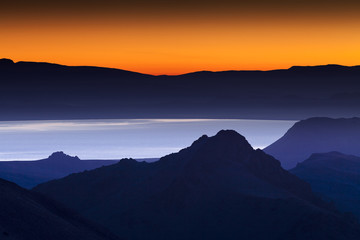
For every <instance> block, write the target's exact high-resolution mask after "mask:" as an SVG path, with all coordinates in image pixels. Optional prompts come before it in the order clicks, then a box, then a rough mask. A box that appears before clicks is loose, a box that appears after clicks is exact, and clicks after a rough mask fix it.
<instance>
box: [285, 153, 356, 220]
mask: <svg viewBox="0 0 360 240" xmlns="http://www.w3.org/2000/svg"><path fill="white" fill-rule="evenodd" d="M290 172H291V173H293V174H295V175H296V176H298V177H299V178H301V179H303V180H304V181H306V182H308V183H310V184H311V188H312V190H313V191H314V192H317V193H319V194H321V196H322V197H323V198H324V199H326V200H329V201H333V202H334V203H335V204H336V207H337V208H338V209H340V210H342V211H345V212H352V213H354V214H355V215H356V216H357V217H358V218H360V157H356V156H352V155H345V154H342V153H339V152H330V153H316V154H312V155H311V156H310V158H308V159H307V160H305V161H304V162H302V163H299V164H297V166H296V167H295V168H293V169H291V170H290Z"/></svg>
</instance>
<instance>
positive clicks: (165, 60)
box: [0, 0, 360, 75]
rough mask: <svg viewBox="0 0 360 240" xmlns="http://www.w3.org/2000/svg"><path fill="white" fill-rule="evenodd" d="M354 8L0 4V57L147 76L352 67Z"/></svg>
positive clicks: (322, 4) (257, 3) (96, 0)
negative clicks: (146, 74)
mask: <svg viewBox="0 0 360 240" xmlns="http://www.w3.org/2000/svg"><path fill="white" fill-rule="evenodd" d="M359 42H360V1H355V0H342V1H334V0H326V1H325V0H312V1H311V0H302V1H297V0H295V1H294V0H293V1H290V0H288V1H282V0H276V1H266V0H252V1H250V0H248V1H241V0H240V1H233V0H223V1H205V0H192V1H189V0H185V1H161V0H157V1H152V0H147V1H145V0H133V1H130V0H128V1H114V0H101V1H100V0H87V1H85V0H71V1H70V0H61V1H60V0H53V1H48V0H47V1H44V0H32V1H24V0H13V1H1V2H0V53H1V56H0V58H2V57H3V58H10V59H13V60H14V61H44V62H52V63H60V64H65V65H92V66H103V67H113V68H120V69H126V70H131V71H137V72H142V73H149V74H156V75H158V74H181V73H186V72H193V71H200V70H210V71H221V70H269V69H279V68H288V67H291V66H293V65H321V64H342V65H359V64H360V44H359Z"/></svg>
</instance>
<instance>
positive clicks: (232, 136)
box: [214, 129, 248, 144]
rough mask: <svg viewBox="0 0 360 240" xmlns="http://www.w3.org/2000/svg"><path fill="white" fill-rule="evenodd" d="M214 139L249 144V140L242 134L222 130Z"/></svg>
mask: <svg viewBox="0 0 360 240" xmlns="http://www.w3.org/2000/svg"><path fill="white" fill-rule="evenodd" d="M214 138H221V139H223V140H235V141H242V142H244V143H247V144H248V142H247V140H246V138H245V137H244V136H242V135H241V134H240V133H238V132H236V131H235V130H228V129H227V130H220V131H219V132H218V133H217V134H216V135H215V136H214Z"/></svg>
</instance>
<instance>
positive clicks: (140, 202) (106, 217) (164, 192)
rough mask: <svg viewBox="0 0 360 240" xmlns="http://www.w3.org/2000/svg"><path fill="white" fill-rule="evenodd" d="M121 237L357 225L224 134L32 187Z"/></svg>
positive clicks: (256, 235) (349, 231)
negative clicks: (153, 156) (144, 158)
mask: <svg viewBox="0 0 360 240" xmlns="http://www.w3.org/2000/svg"><path fill="white" fill-rule="evenodd" d="M33 191H35V192H40V193H42V194H45V195H47V196H49V197H51V198H53V199H56V200H57V201H59V202H61V203H63V204H65V205H66V206H68V207H70V208H72V209H74V210H76V211H78V212H80V213H81V214H82V215H83V216H85V217H87V218H89V219H91V220H93V221H97V222H98V223H100V224H103V225H104V226H106V227H108V228H109V229H110V230H112V231H113V232H114V233H116V234H117V235H118V236H119V237H122V238H125V239H358V238H359V237H360V228H359V225H358V224H357V223H356V222H355V221H353V220H352V219H351V218H347V217H346V216H344V215H342V214H340V213H339V212H337V211H336V210H334V208H333V207H332V206H330V205H328V204H327V203H325V202H323V201H322V200H320V199H319V198H318V197H316V196H315V195H314V194H313V192H312V191H311V188H310V185H309V184H308V183H306V182H304V181H302V180H300V179H299V178H298V177H296V176H294V175H292V174H291V173H289V172H287V171H286V170H284V169H283V168H282V167H281V165H280V162H279V161H278V160H276V159H275V158H273V157H272V156H270V155H267V154H266V153H264V152H263V151H261V150H254V149H253V148H252V147H251V146H250V144H249V143H248V142H247V141H246V139H245V138H244V137H243V136H241V135H240V134H238V133H237V132H235V131H232V130H222V131H220V132H219V133H218V134H216V135H215V136H213V137H208V136H206V135H204V136H202V137H201V138H199V139H198V140H197V141H195V142H194V143H193V144H192V145H191V146H190V147H188V148H185V149H183V150H181V151H180V152H178V153H173V154H170V155H167V156H165V157H163V158H161V159H160V160H159V161H157V162H154V163H146V162H137V161H135V160H132V159H123V160H121V161H120V162H119V163H117V164H114V165H111V166H104V167H101V168H98V169H95V170H91V171H86V172H82V173H77V174H71V175H69V176H67V177H65V178H62V179H59V180H53V181H50V182H47V183H43V184H40V185H38V186H37V187H35V188H34V189H33Z"/></svg>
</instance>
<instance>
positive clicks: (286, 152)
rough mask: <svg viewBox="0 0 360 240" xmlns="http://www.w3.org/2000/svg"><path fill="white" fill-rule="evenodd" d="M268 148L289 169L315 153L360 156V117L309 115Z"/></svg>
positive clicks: (266, 149) (266, 150)
mask: <svg viewBox="0 0 360 240" xmlns="http://www.w3.org/2000/svg"><path fill="white" fill-rule="evenodd" d="M264 151H265V152H266V153H268V154H270V155H272V156H274V157H275V158H276V159H278V160H280V162H281V164H282V166H283V167H284V168H285V169H290V168H293V167H295V166H296V164H297V163H299V162H302V161H304V160H305V159H307V158H309V157H310V155H311V154H313V153H325V152H332V151H338V152H342V153H344V154H351V155H358V156H360V118H338V119H334V118H324V117H317V118H309V119H306V120H302V121H299V122H297V123H295V124H294V126H293V127H291V128H290V129H289V130H288V131H287V132H286V134H285V135H284V136H283V137H281V138H280V139H279V140H277V141H276V142H274V143H273V144H271V145H270V146H268V147H266V148H265V149H264Z"/></svg>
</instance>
